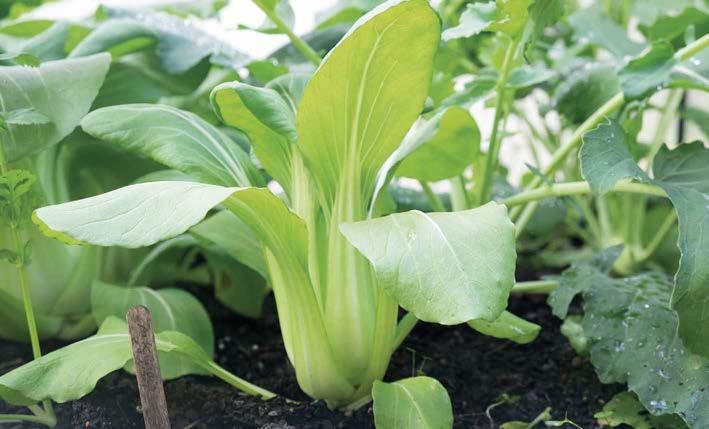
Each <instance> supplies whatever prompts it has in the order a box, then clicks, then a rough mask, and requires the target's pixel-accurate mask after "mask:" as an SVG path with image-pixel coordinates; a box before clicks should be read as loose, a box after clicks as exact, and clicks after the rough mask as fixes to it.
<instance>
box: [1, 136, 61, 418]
mask: <svg viewBox="0 0 709 429" xmlns="http://www.w3.org/2000/svg"><path fill="white" fill-rule="evenodd" d="M3 134H4V133H3V132H2V131H1V130H0V174H6V173H7V172H8V169H9V168H8V165H7V159H6V158H5V146H4V138H3ZM10 229H11V230H12V233H11V238H12V244H13V247H14V251H15V253H16V254H17V255H20V254H22V252H23V251H24V246H23V245H22V240H21V239H20V233H19V232H18V226H17V225H10ZM25 263H26V261H24V260H22V265H21V266H20V265H18V266H17V272H18V274H19V280H20V290H21V292H22V304H23V305H24V310H25V319H26V320H27V330H28V331H29V334H30V343H31V345H32V356H34V358H35V359H38V358H40V357H41V356H42V349H41V348H40V345H39V335H38V333H37V321H36V319H35V316H34V307H33V305H32V294H31V292H30V280H29V277H28V276H27V269H26V267H25ZM42 404H43V405H44V412H45V413H46V415H47V417H46V418H47V419H52V420H51V421H53V423H52V424H51V425H48V426H54V425H55V424H56V416H55V415H54V409H53V408H52V402H51V401H50V400H46V401H44V402H42Z"/></svg>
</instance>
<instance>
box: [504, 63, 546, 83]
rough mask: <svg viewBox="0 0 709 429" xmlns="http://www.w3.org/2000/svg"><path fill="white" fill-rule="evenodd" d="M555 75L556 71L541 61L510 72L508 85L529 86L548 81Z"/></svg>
mask: <svg viewBox="0 0 709 429" xmlns="http://www.w3.org/2000/svg"><path fill="white" fill-rule="evenodd" d="M554 76H556V74H555V73H554V71H552V70H550V69H548V68H546V67H545V66H544V65H543V64H541V63H535V64H533V65H523V66H520V67H517V68H515V69H514V70H512V71H511V72H510V75H509V77H508V79H507V85H506V86H507V87H508V88H514V89H524V88H529V87H531V86H536V85H539V84H540V83H544V82H547V81H548V80H550V79H552V78H553V77H554Z"/></svg>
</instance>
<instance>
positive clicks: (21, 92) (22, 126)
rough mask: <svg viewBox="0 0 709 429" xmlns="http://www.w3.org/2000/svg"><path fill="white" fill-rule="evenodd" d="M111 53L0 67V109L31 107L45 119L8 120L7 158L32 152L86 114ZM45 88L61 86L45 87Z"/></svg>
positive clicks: (61, 135)
mask: <svg viewBox="0 0 709 429" xmlns="http://www.w3.org/2000/svg"><path fill="white" fill-rule="evenodd" d="M110 60H111V59H110V56H108V55H106V54H98V55H95V56H91V57H86V58H78V59H71V60H61V61H52V62H48V63H45V64H42V65H40V66H39V67H37V68H27V67H22V66H15V67H0V79H2V80H3V81H5V82H12V84H11V85H3V94H2V98H3V103H2V106H1V107H0V113H2V115H3V117H6V116H7V115H8V114H9V113H10V112H13V111H18V110H23V109H32V111H34V112H36V113H38V114H41V115H42V116H43V117H45V118H48V119H49V120H50V121H51V123H50V122H48V121H46V120H45V119H42V120H41V121H37V120H36V116H35V120H33V121H32V122H30V123H26V122H27V121H25V123H16V124H12V123H8V125H9V132H8V133H7V135H6V136H4V137H3V140H2V144H3V147H4V150H5V157H6V158H7V161H8V162H13V161H15V160H18V159H20V158H22V157H24V156H26V155H29V154H32V153H36V152H38V151H40V150H42V149H44V148H46V147H48V146H51V145H53V144H56V143H58V142H59V141H60V140H61V139H63V138H64V137H66V136H67V135H68V134H69V133H70V132H71V131H72V130H73V129H74V128H75V127H76V125H77V124H78V123H79V121H80V120H81V118H82V116H84V115H85V114H86V113H87V112H88V110H89V108H90V107H91V103H92V102H93V100H94V97H95V96H96V93H97V92H98V89H99V88H100V87H101V84H102V83H103V79H104V77H105V76H106V72H107V71H108V65H109V63H110ZM47 88H61V89H62V90H61V91H48V90H47Z"/></svg>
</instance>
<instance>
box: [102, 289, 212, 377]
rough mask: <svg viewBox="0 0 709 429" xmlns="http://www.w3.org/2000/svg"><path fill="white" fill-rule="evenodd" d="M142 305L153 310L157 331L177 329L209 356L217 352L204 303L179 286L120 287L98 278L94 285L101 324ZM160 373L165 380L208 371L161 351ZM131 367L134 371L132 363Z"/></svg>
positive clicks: (129, 366)
mask: <svg viewBox="0 0 709 429" xmlns="http://www.w3.org/2000/svg"><path fill="white" fill-rule="evenodd" d="M136 305H143V306H145V307H147V308H148V310H150V316H151V318H152V322H153V329H154V330H155V332H163V331H176V332H180V333H182V334H185V335H187V336H188V337H190V338H191V339H192V340H193V341H194V342H195V343H196V344H198V345H199V347H201V348H202V350H203V351H204V353H205V354H206V355H207V356H211V355H212V354H213V353H214V332H213V331H212V322H211V321H210V320H209V315H208V314H207V311H206V310H205V309H204V307H202V304H201V303H200V302H199V301H198V300H197V299H196V298H194V297H193V296H192V295H190V294H189V293H188V292H185V291H183V290H180V289H160V290H157V291H156V290H153V289H150V288H148V287H121V286H116V285H112V284H108V283H103V282H101V281H95V282H94V284H93V286H92V288H91V311H92V313H93V315H94V318H95V319H96V323H97V324H99V325H101V324H102V323H103V322H104V321H105V320H106V319H108V318H109V317H111V316H113V317H116V318H123V317H125V315H126V313H128V310H129V309H130V308H131V307H133V306H136ZM159 357H160V373H161V375H162V376H163V378H165V379H172V378H177V377H180V376H183V375H186V374H205V370H204V368H202V367H200V366H199V365H195V364H194V363H192V362H190V360H189V359H185V358H183V357H181V356H178V355H173V354H168V353H160V354H159ZM128 368H129V369H131V370H133V367H132V365H128Z"/></svg>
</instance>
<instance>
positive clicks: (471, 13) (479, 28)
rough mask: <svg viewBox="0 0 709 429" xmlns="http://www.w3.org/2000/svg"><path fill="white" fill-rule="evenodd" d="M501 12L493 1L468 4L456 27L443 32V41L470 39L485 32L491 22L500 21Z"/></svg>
mask: <svg viewBox="0 0 709 429" xmlns="http://www.w3.org/2000/svg"><path fill="white" fill-rule="evenodd" d="M501 13H502V12H501V11H500V9H499V8H498V7H497V5H496V4H495V2H494V1H491V2H477V3H473V4H468V5H467V8H466V9H465V11H463V14H462V15H460V20H459V22H458V25H457V26H455V27H452V28H449V29H447V30H446V31H444V32H443V37H442V38H443V40H444V41H446V42H447V41H449V40H452V39H460V38H465V37H472V36H475V35H477V34H480V33H481V32H483V31H485V30H487V28H488V27H489V26H490V24H492V23H493V22H495V21H497V20H500V19H502V18H503V17H502V16H501Z"/></svg>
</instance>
